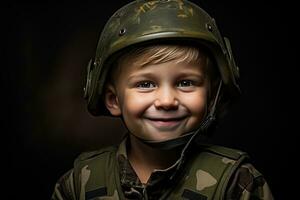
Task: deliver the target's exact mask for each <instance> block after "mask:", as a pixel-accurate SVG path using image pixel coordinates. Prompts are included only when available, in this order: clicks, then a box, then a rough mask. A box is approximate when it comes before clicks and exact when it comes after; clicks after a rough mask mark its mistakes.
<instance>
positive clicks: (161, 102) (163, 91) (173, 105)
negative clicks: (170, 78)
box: [154, 86, 179, 110]
mask: <svg viewBox="0 0 300 200" xmlns="http://www.w3.org/2000/svg"><path fill="white" fill-rule="evenodd" d="M156 95H157V97H156V99H155V102H154V106H155V107H156V109H163V110H176V109H178V106H179V101H178V99H177V97H176V91H175V90H174V89H172V88H171V87H169V86H164V87H161V88H159V89H158V90H157V94H156Z"/></svg>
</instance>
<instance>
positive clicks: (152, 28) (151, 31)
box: [84, 0, 240, 116]
mask: <svg viewBox="0 0 300 200" xmlns="http://www.w3.org/2000/svg"><path fill="white" fill-rule="evenodd" d="M166 41H169V42H173V43H178V42H189V43H192V44H199V45H202V46H205V47H206V48H207V49H208V50H209V51H210V52H211V54H212V56H213V59H214V60H215V63H216V65H217V67H218V70H219V73H220V75H221V78H222V81H223V84H224V86H225V87H222V89H224V90H226V92H228V93H229V94H230V96H231V97H232V96H236V95H237V94H239V92H240V90H239V85H238V83H237V79H238V77H239V72H238V67H237V66H236V64H235V61H234V58H233V55H232V52H231V47H230V42H229V40H228V39H227V38H223V37H222V36H221V34H220V32H219V30H218V27H217V25H216V22H215V20H214V19H213V18H212V17H210V16H209V14H208V13H206V12H205V11H204V10H203V9H202V8H200V7H199V6H197V5H196V4H194V3H192V2H190V1H187V0H136V1H133V2H131V3H129V4H127V5H125V6H123V7H122V8H120V9H119V10H117V11H116V12H115V13H114V14H113V15H112V16H111V17H110V19H109V20H108V22H107V23H106V25H105V26H104V29H103V31H102V33H101V35H100V39H99V42H98V45H97V50H96V55H95V58H94V59H91V60H90V62H89V64H88V69H87V80H86V87H85V91H84V97H85V98H86V99H87V102H88V110H89V112H90V113H91V114H92V115H95V116H97V115H108V114H109V113H108V111H107V110H106V108H105V105H104V103H103V99H102V94H103V92H104V90H103V88H104V84H105V81H106V76H107V74H108V71H109V70H110V68H111V66H112V63H113V62H114V61H115V60H116V59H117V57H118V56H119V55H121V54H122V53H124V52H126V51H127V50H128V49H130V48H135V47H137V46H139V45H146V44H152V43H161V42H166Z"/></svg>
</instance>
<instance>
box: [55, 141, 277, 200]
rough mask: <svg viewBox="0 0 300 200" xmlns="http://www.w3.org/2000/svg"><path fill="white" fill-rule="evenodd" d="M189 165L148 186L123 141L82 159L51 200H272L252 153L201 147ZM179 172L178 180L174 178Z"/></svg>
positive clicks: (158, 177)
mask: <svg viewBox="0 0 300 200" xmlns="http://www.w3.org/2000/svg"><path fill="white" fill-rule="evenodd" d="M199 149H202V150H200V151H199V152H197V153H195V154H194V155H193V156H192V157H190V156H189V159H187V162H186V164H185V165H184V166H182V167H181V168H179V169H177V163H178V162H176V163H175V164H174V165H173V166H171V167H169V168H168V169H166V170H157V171H156V170H155V172H153V174H152V175H151V177H150V179H149V181H148V183H147V186H146V185H144V184H142V183H141V182H140V180H139V179H138V177H137V175H136V174H135V172H134V170H133V168H132V167H131V165H130V163H129V161H128V159H127V154H126V146H125V142H124V141H123V142H122V143H121V145H120V146H119V147H118V148H117V147H109V148H105V149H102V150H99V151H94V152H89V153H84V154H81V155H80V156H79V157H78V158H77V159H76V161H75V163H74V168H73V169H72V170H70V171H68V172H67V173H66V174H64V175H63V176H62V177H61V178H60V179H59V180H58V182H57V184H56V185H55V189H54V192H53V195H52V197H51V200H100V199H104V200H109V199H114V200H118V199H120V200H125V199H141V200H142V199H143V200H154V199H155V200H158V199H175V200H176V199H190V200H193V199H203V200H219V199H220V200H221V199H226V200H237V199H239V200H255V199H260V200H272V199H273V196H272V194H271V191H270V188H269V186H268V184H267V182H266V181H265V179H264V177H263V176H262V174H261V173H260V172H258V171H257V170H256V169H255V168H254V167H253V165H252V164H250V163H249V162H248V157H247V154H246V153H244V152H241V151H238V150H235V149H230V148H225V147H221V146H207V147H206V146H205V147H201V148H199ZM175 172H180V173H179V176H175V178H173V179H172V175H173V174H174V173H175Z"/></svg>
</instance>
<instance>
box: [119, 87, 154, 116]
mask: <svg viewBox="0 0 300 200" xmlns="http://www.w3.org/2000/svg"><path fill="white" fill-rule="evenodd" d="M147 96H148V95H146V94H137V93H134V92H128V93H125V94H124V99H123V103H122V104H123V108H122V112H123V114H124V115H130V116H134V117H139V116H141V115H142V114H143V113H144V112H145V110H146V109H147V108H148V107H149V105H150V104H151V99H150V98H149V97H147Z"/></svg>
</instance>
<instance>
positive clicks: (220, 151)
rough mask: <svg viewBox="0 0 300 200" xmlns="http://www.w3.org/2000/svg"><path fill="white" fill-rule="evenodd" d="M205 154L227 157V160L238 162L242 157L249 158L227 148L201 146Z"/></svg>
mask: <svg viewBox="0 0 300 200" xmlns="http://www.w3.org/2000/svg"><path fill="white" fill-rule="evenodd" d="M200 146H202V148H203V150H204V151H205V152H210V153H212V154H215V155H219V156H222V157H227V158H229V159H233V160H238V159H240V158H242V157H249V155H248V153H246V152H245V151H241V150H239V149H235V148H229V147H225V146H220V145H211V144H201V145H200Z"/></svg>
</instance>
